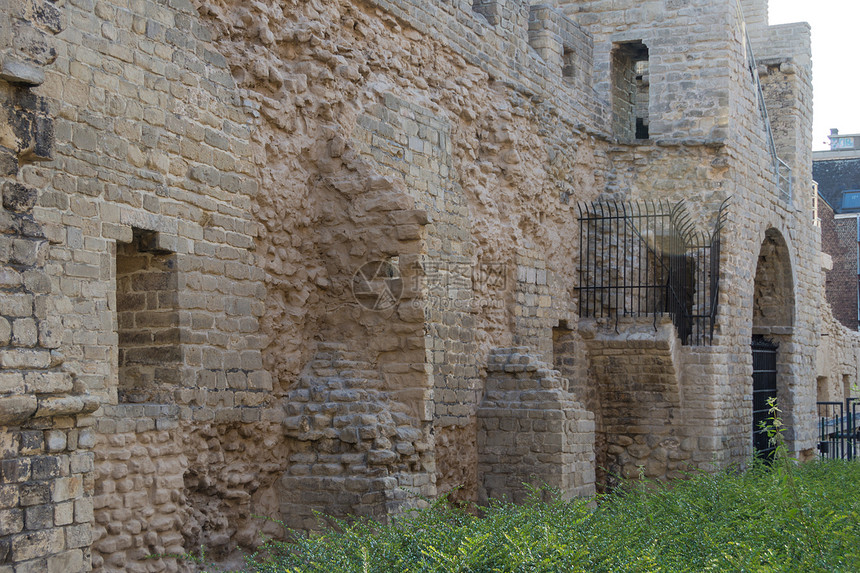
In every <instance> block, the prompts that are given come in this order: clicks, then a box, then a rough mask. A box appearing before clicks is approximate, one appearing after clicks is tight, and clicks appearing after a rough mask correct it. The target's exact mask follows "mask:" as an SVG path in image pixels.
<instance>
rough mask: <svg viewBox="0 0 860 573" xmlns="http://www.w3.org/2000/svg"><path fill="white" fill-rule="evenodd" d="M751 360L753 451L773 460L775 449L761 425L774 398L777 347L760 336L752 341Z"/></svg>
mask: <svg viewBox="0 0 860 573" xmlns="http://www.w3.org/2000/svg"><path fill="white" fill-rule="evenodd" d="M751 346H752V359H753V451H754V452H755V454H756V455H757V456H760V457H762V458H764V459H766V460H770V459H772V458H773V452H774V450H775V449H776V447H775V446H774V444H771V443H770V438H769V437H768V435H767V428H765V427H763V424H766V423H767V420H768V418H770V405H768V403H767V401H768V399H769V398H776V395H777V386H776V349H777V345H776V344H774V343H773V342H771V341H770V340H767V339H766V338H764V337H762V336H754V337H753V339H752V345H751Z"/></svg>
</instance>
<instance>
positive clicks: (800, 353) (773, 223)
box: [729, 14, 821, 457]
mask: <svg viewBox="0 0 860 573" xmlns="http://www.w3.org/2000/svg"><path fill="white" fill-rule="evenodd" d="M736 17H737V18H738V19H740V18H741V16H740V14H738V15H737V16H736ZM792 29H793V30H796V31H797V33H798V34H799V35H800V36H803V35H804V34H808V27H806V26H805V25H798V26H795V27H794V28H792ZM733 30H734V32H733V33H734V35H735V37H736V38H737V44H736V45H737V47H738V48H739V49H741V51H743V46H745V45H746V44H745V38H744V35H743V27H742V26H741V25H739V24H738V25H735V26H733ZM778 34H779V30H775V29H774V28H767V29H763V30H762V31H759V32H757V33H755V34H754V33H751V34H750V36H751V37H752V38H753V42H752V49H753V52H754V53H755V54H756V58H757V60H761V61H765V60H766V61H768V62H772V61H773V60H772V58H773V57H775V54H776V51H777V50H779V49H781V48H785V47H786V46H785V44H782V45H780V46H775V45H774V44H776V43H778V42H774V41H772V38H774V37H776V36H777V35H778ZM781 56H782V58H784V61H787V62H790V63H791V64H792V65H785V66H783V64H782V63H780V64H779V67H780V72H779V73H776V69H775V68H772V67H771V68H768V69H770V70H771V72H772V73H773V77H770V79H768V77H764V75H763V73H761V72H762V71H763V70H762V69H761V66H759V68H758V69H756V70H751V69H750V66H749V64H748V63H747V65H746V66H745V67H743V68H739V69H738V70H737V71H736V72H735V73H736V75H737V77H738V79H739V83H740V85H745V86H749V88H748V89H746V90H743V91H738V92H737V93H736V94H735V97H734V99H733V101H734V105H735V106H737V111H733V113H732V116H733V117H735V118H737V121H735V122H733V124H732V129H733V131H735V133H736V134H737V136H736V137H733V138H732V139H731V142H732V144H731V145H730V149H729V153H730V154H731V156H732V157H733V158H735V157H736V158H737V165H738V168H737V172H738V176H739V177H742V178H747V179H749V178H754V179H755V180H757V181H761V190H760V191H759V193H757V194H755V195H752V196H749V197H747V198H746V201H744V204H743V211H744V213H745V214H748V221H747V222H746V223H745V228H744V229H742V230H739V231H740V236H741V237H742V240H747V241H749V244H750V245H756V247H754V248H753V249H752V251H753V252H755V253H756V257H755V259H753V258H752V257H751V256H750V254H747V255H745V256H744V257H743V258H742V259H740V260H741V261H743V262H742V263H741V264H740V265H738V272H739V273H740V274H741V276H754V277H756V282H758V280H759V278H760V277H761V276H762V275H761V274H760V271H762V270H763V268H764V267H765V266H768V265H771V264H776V265H777V266H779V267H782V268H784V269H787V270H784V271H783V272H784V273H785V274H784V275H783V278H782V279H781V284H782V287H781V292H782V293H783V296H784V297H789V298H790V300H789V298H785V299H784V300H781V301H776V302H774V303H773V304H784V305H787V306H790V305H792V304H793V305H794V311H793V312H792V314H791V316H787V315H786V316H784V317H783V318H782V319H781V320H779V321H778V322H779V325H777V324H776V323H775V322H774V323H772V324H771V325H770V326H767V327H765V326H764V325H763V324H762V323H760V322H758V321H757V319H756V318H755V317H756V312H757V311H756V308H758V307H759V306H760V304H765V305H766V304H769V303H767V302H766V301H763V300H762V299H761V296H759V297H756V296H755V294H754V293H755V292H756V291H757V290H758V287H756V288H754V289H752V290H751V291H747V292H749V294H746V295H745V296H744V303H743V304H742V307H745V308H748V309H750V310H751V311H752V316H753V322H752V327H753V333H758V334H765V335H769V336H770V337H771V338H772V339H774V340H775V341H776V342H778V343H779V345H780V347H779V350H778V354H777V362H778V368H779V370H780V375H779V376H780V383H779V384H780V388H779V397H780V401H781V403H783V405H785V406H786V410H787V411H788V412H789V413H787V414H786V416H785V417H786V421H787V423H788V424H790V425H791V426H792V428H793V431H795V432H796V433H795V434H792V435H791V436H789V438H790V443H791V445H792V447H793V448H795V451H796V452H797V453H798V455H800V456H801V457H806V456H810V455H811V452H812V448H813V447H814V441H815V436H814V423H815V415H816V414H815V404H814V402H815V389H814V388H813V385H812V384H810V383H809V378H810V376H809V375H808V374H802V375H799V374H800V373H801V372H810V371H811V370H813V369H814V360H815V349H816V347H817V346H818V344H819V337H818V332H819V319H820V317H819V315H818V313H817V312H816V311H815V308H816V303H815V302H814V301H815V300H818V297H819V296H820V294H821V293H820V290H819V289H820V282H819V277H820V259H819V255H818V253H819V242H818V241H819V238H818V228H817V227H815V226H814V222H813V217H812V216H811V205H812V196H811V193H810V190H811V188H812V186H811V171H810V168H811V155H810V153H811V152H810V151H809V150H810V149H811V140H810V138H811V129H810V126H811V76H810V69H809V66H810V60H809V43H808V39H805V40H804V41H798V42H795V43H794V44H793V49H792V50H783V51H782V52H781ZM736 61H738V62H741V61H744V60H742V59H738V60H736ZM783 67H785V70H782V68H783ZM756 75H757V76H758V77H759V78H760V79H761V85H762V92H763V95H764V101H765V103H766V104H767V109H768V115H769V116H771V114H773V118H774V119H773V121H774V122H776V123H775V124H774V125H775V126H776V127H777V129H775V130H773V134H774V146H775V149H776V152H777V154H778V155H779V156H780V157H784V158H786V160H787V162H788V163H789V165H790V167H791V170H792V179H793V181H792V197H791V200H790V201H788V200H786V197H785V194H784V193H783V192H781V191H780V189H779V188H778V186H777V182H776V178H775V175H774V167H773V159H772V157H771V156H770V155H769V154H768V153H767V150H768V145H769V144H768V141H767V137H766V134H767V132H766V130H765V129H764V119H763V116H762V112H761V109H760V107H759V102H758V97H757V91H756V89H755V84H754V82H753V81H751V80H753V79H754V78H755V77H756ZM759 138H762V139H761V140H759ZM757 141H762V143H763V144H764V145H763V146H762V147H760V148H758V149H760V150H761V151H759V152H756V151H755V149H756V148H754V147H751V146H749V145H748V143H753V144H755V143H756V142H757ZM749 231H752V233H750V232H749ZM773 241H776V242H777V243H778V244H782V245H784V247H781V250H780V254H776V253H775V252H773V251H771V253H770V255H766V254H765V253H766V252H767V251H768V249H769V248H770V247H769V245H771V244H773ZM747 252H748V253H749V251H747ZM762 257H764V258H762ZM765 258H767V260H765ZM748 272H750V273H752V274H751V275H746V273H748ZM801 285H804V286H801ZM806 285H808V286H806ZM759 292H760V293H761V292H762V291H761V290H759ZM789 293H790V294H789ZM747 301H748V302H747ZM747 304H749V306H747ZM747 312H749V310H748V311H747ZM748 316H749V315H748ZM746 324H750V323H746ZM762 328H764V331H763V330H762ZM765 331H767V332H765ZM735 340H736V341H737V344H738V345H740V344H748V342H747V340H746V333H744V334H740V333H739V334H738V336H737V337H736V338H735ZM750 423H751V422H750ZM748 425H749V424H748V422H747V421H746V420H745V421H744V422H743V424H740V425H739V427H743V426H748Z"/></svg>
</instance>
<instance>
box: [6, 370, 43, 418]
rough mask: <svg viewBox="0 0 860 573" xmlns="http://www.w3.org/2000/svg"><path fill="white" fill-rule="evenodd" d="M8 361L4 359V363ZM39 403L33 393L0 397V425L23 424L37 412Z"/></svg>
mask: <svg viewBox="0 0 860 573" xmlns="http://www.w3.org/2000/svg"><path fill="white" fill-rule="evenodd" d="M10 362H12V363H16V364H17V363H18V362H17V361H10ZM6 363H7V362H5V361H4V365H5V364H6ZM37 405H38V404H37V401H36V397H35V396H32V395H19V396H3V397H0V426H15V425H18V424H21V423H22V422H24V421H26V420H28V419H29V418H31V417H32V416H33V415H34V414H35V413H36V409H37Z"/></svg>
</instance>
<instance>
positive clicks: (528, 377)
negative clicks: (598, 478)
mask: <svg viewBox="0 0 860 573" xmlns="http://www.w3.org/2000/svg"><path fill="white" fill-rule="evenodd" d="M478 484H479V486H478V500H479V502H481V503H486V502H487V500H489V499H493V498H501V497H507V498H508V499H509V500H513V501H515V502H521V501H523V499H525V497H526V496H527V495H528V489H527V487H526V486H525V484H529V485H534V486H543V485H547V486H549V487H551V488H554V489H557V490H558V491H559V492H560V493H561V495H562V496H563V497H565V498H571V497H575V496H588V495H592V494H593V493H594V415H593V414H592V413H591V412H588V411H586V410H585V409H584V408H583V407H582V404H581V403H579V402H576V401H575V400H574V399H573V396H572V395H571V394H570V393H569V392H568V381H567V380H566V379H564V378H562V377H561V375H560V373H559V372H558V371H557V370H553V369H552V367H551V366H550V365H549V364H546V363H544V362H541V361H540V360H539V359H538V358H537V357H536V356H535V355H534V354H531V353H530V352H529V349H528V348H526V347H517V348H498V349H496V350H494V351H493V352H492V353H491V355H490V360H489V364H488V365H487V391H486V394H485V396H484V400H483V402H482V403H481V405H480V408H479V409H478Z"/></svg>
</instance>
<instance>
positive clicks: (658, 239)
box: [576, 201, 727, 346]
mask: <svg viewBox="0 0 860 573" xmlns="http://www.w3.org/2000/svg"><path fill="white" fill-rule="evenodd" d="M726 205H727V201H724V202H723V203H722V204H721V205H720V208H719V212H718V213H717V217H716V221H715V223H714V225H713V228H712V230H711V231H710V232H708V233H706V232H700V231H696V230H695V228H694V225H693V223H692V221H691V218H690V215H689V213H688V211H687V209H686V208H685V206H684V203H683V201H681V202H678V203H676V204H674V205H672V204H670V203H667V202H663V201H642V202H604V201H599V202H594V203H580V204H579V244H580V253H579V268H578V271H579V286H578V287H577V289H576V290H577V292H578V295H579V316H580V317H583V318H587V317H589V318H603V317H615V321H616V322H615V327H616V330H617V328H618V319H619V317H621V316H630V317H637V316H651V315H653V317H654V322H655V327H656V322H657V317H658V316H660V315H663V314H666V313H668V314H669V315H670V316H671V317H672V322H673V323H674V325H675V327H676V329H677V331H678V337H679V338H680V339H681V342H682V343H683V344H690V345H697V346H698V345H703V344H710V343H711V342H713V337H714V324H715V320H716V317H717V300H718V298H719V287H720V231H721V229H722V227H723V225H724V223H725V218H726Z"/></svg>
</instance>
